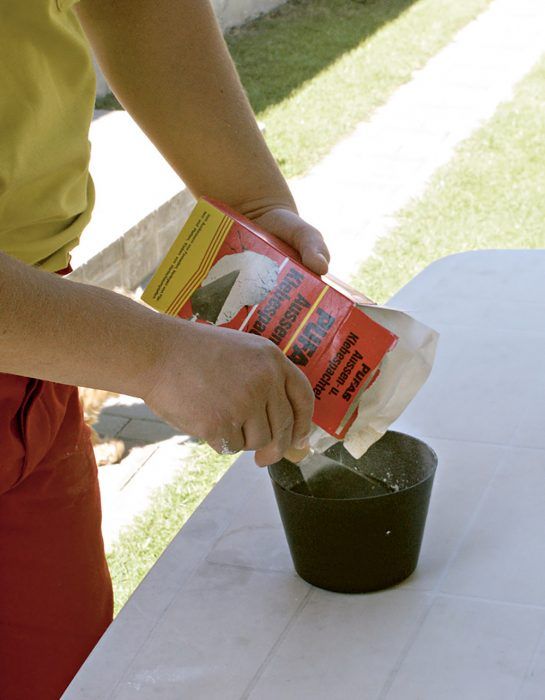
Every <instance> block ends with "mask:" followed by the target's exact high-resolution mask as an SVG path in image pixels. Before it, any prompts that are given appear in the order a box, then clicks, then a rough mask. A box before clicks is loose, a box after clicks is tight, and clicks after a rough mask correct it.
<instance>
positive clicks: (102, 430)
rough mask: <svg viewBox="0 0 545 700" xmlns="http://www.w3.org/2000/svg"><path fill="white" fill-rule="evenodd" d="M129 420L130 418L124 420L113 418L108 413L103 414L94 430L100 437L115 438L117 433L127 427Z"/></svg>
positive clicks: (118, 417) (117, 417)
mask: <svg viewBox="0 0 545 700" xmlns="http://www.w3.org/2000/svg"><path fill="white" fill-rule="evenodd" d="M129 420H130V419H129V418H124V417H122V416H112V415H108V414H107V413H101V414H100V415H99V417H98V420H97V422H96V423H95V424H94V425H93V428H94V429H95V430H96V431H97V433H98V434H99V435H102V436H108V437H115V436H116V435H117V433H118V432H119V431H120V430H122V429H123V428H124V427H125V426H126V425H127V423H128V422H129Z"/></svg>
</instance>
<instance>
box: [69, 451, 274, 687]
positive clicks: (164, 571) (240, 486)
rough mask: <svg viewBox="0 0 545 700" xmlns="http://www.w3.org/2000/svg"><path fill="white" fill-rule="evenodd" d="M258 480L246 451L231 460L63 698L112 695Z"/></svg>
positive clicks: (108, 630) (106, 633)
mask: <svg viewBox="0 0 545 700" xmlns="http://www.w3.org/2000/svg"><path fill="white" fill-rule="evenodd" d="M258 478H261V475H260V474H259V473H258V470H257V469H256V468H255V465H254V464H253V460H252V459H251V456H250V455H248V454H245V455H243V456H242V457H240V458H239V459H238V460H236V462H235V463H234V464H233V466H232V467H231V469H229V471H228V472H227V473H226V474H225V475H224V476H223V477H222V478H221V479H220V481H219V482H218V483H217V484H216V486H215V487H214V489H213V490H212V491H211V492H210V493H209V494H208V496H207V497H206V498H205V500H204V502H203V503H202V504H201V506H200V507H199V508H198V509H197V510H196V511H195V512H194V513H193V515H192V516H191V517H190V519H189V520H188V521H187V523H186V524H185V525H184V527H183V533H184V534H183V537H179V536H178V537H176V538H174V540H173V541H172V542H171V544H170V545H169V546H168V547H167V549H166V550H165V552H164V553H163V554H162V556H161V557H160V558H159V560H158V561H157V563H156V564H155V565H154V567H153V568H152V569H151V571H150V572H149V573H148V575H147V576H146V577H145V579H144V580H143V581H142V583H141V584H140V585H139V587H138V589H137V591H136V592H135V594H134V595H133V596H132V597H131V598H130V599H129V601H128V602H127V604H126V605H125V606H124V607H123V609H122V610H121V611H120V613H119V615H118V616H117V617H116V619H115V623H114V624H113V625H111V626H110V627H109V628H108V629H107V630H106V632H105V635H104V637H103V638H102V640H101V643H100V644H99V645H98V646H96V647H95V649H94V650H93V651H92V652H91V655H90V657H89V658H88V660H87V662H86V663H85V664H84V666H83V668H82V669H81V670H80V671H79V672H78V675H77V678H76V679H75V680H74V682H73V683H72V684H71V686H70V688H69V690H68V691H67V692H66V693H65V696H63V700H65V697H66V700H75V699H76V698H77V699H78V700H80V699H82V698H85V699H86V700H96V699H97V698H110V699H111V697H112V695H111V693H112V691H113V690H114V688H116V687H117V685H118V683H119V682H120V681H121V680H122V679H123V676H124V674H125V672H126V670H127V669H128V667H129V666H130V664H131V663H132V661H133V659H134V658H135V656H136V655H137V654H138V652H139V650H140V649H141V648H142V646H143V645H144V643H145V641H146V640H147V639H148V637H149V634H150V630H151V629H152V628H153V627H154V626H155V624H156V623H157V620H158V619H160V617H161V616H162V615H163V614H164V613H165V611H166V610H168V608H169V606H170V605H171V603H172V601H173V599H174V598H175V596H176V595H177V594H178V593H179V591H181V590H182V589H183V587H184V585H185V584H186V582H187V581H188V580H189V579H190V578H191V576H192V574H193V572H194V571H195V569H196V568H197V567H198V566H200V564H201V562H202V560H203V557H204V553H205V552H207V551H208V550H209V548H210V547H211V546H213V544H214V542H215V541H216V539H217V538H218V537H219V536H220V535H221V533H222V532H223V530H224V529H225V528H226V527H227V526H228V525H229V523H230V522H231V520H232V518H233V517H234V515H235V514H236V513H237V512H238V510H239V508H240V504H241V502H243V501H244V500H245V499H246V498H247V497H248V494H249V492H250V491H251V490H252V488H253V487H254V486H255V484H256V480H257V479H258ZM138 697H140V696H138ZM178 697H179V696H178ZM178 697H176V700H178Z"/></svg>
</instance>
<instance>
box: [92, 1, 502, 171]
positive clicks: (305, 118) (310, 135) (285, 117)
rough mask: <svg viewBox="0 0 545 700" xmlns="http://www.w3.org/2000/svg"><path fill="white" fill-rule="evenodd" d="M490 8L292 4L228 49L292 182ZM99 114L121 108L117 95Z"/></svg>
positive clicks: (232, 37) (479, 4) (230, 39)
mask: <svg viewBox="0 0 545 700" xmlns="http://www.w3.org/2000/svg"><path fill="white" fill-rule="evenodd" d="M490 2H491V0H462V1H460V2H452V0H290V1H289V2H287V3H285V4H284V5H281V6H280V7H279V8H278V9H277V10H275V11H273V12H270V13H268V14H266V15H263V16H261V17H259V18H258V19H256V20H254V21H252V22H249V23H247V24H245V25H244V26H242V27H240V28H236V29H233V30H231V31H229V32H228V33H227V34H226V41H227V44H228V46H229V49H230V51H231V55H232V56H233V59H234V61H235V64H236V66H237V70H238V72H239V75H240V77H241V80H242V84H243V85H244V88H245V90H246V92H247V94H248V97H249V99H250V102H251V104H252V107H253V109H254V112H255V113H256V116H257V118H258V119H259V120H260V121H263V122H265V125H266V134H265V138H266V140H267V143H268V145H269V148H270V149H271V151H272V153H273V154H274V156H275V158H276V160H277V162H278V163H279V165H280V167H281V169H282V171H283V173H284V175H285V176H286V177H288V178H289V177H294V176H298V175H302V174H304V173H305V172H306V171H307V170H308V169H309V168H310V167H312V165H314V164H315V163H317V162H318V161H319V160H320V159H321V158H322V157H323V156H325V155H326V153H327V152H328V151H329V150H330V149H331V148H332V146H333V145H334V144H335V143H337V141H339V139H341V138H342V137H343V136H345V135H346V134H348V133H350V131H352V130H353V129H354V127H355V126H356V125H357V124H358V122H360V121H362V120H364V119H367V118H368V117H369V115H370V114H371V113H372V112H373V110H374V109H376V108H377V107H378V106H379V105H381V104H383V103H384V102H385V101H386V100H387V99H388V97H389V96H390V95H391V94H392V93H393V92H394V91H395V89H396V88H398V87H399V86H400V85H402V84H403V83H405V82H407V81H408V80H410V79H411V77H412V74H413V72H414V71H415V70H417V69H418V68H421V67H422V66H423V65H424V64H425V63H426V61H427V60H428V59H429V58H430V57H431V56H433V55H434V54H435V53H437V51H438V50H439V49H441V48H442V47H443V46H445V45H446V44H447V43H448V42H449V41H450V39H452V38H453V36H454V35H455V34H456V32H457V31H458V30H460V29H461V28H462V27H463V26H465V25H466V24H467V23H468V22H469V21H470V20H471V19H473V18H474V17H475V16H476V15H477V14H479V13H480V12H481V11H482V10H484V9H485V8H486V7H487V6H488V5H489V4H490ZM97 108H100V109H119V108H121V106H120V105H119V103H118V102H117V100H116V99H115V97H114V96H113V95H107V96H106V97H103V98H99V99H98V100H97Z"/></svg>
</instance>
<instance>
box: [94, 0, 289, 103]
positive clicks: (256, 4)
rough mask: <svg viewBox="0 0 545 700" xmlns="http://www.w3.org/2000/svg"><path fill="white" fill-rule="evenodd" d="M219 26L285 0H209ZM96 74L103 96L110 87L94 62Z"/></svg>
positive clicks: (239, 21)
mask: <svg viewBox="0 0 545 700" xmlns="http://www.w3.org/2000/svg"><path fill="white" fill-rule="evenodd" d="M211 2H212V5H213V7H214V10H215V11H216V15H217V18H218V21H219V23H220V26H221V28H222V29H223V30H226V29H229V28H231V27H236V26H237V25H239V24H243V23H244V22H246V21H247V20H249V19H252V18H253V17H257V15H260V14H262V13H263V12H269V11H270V10H272V9H274V8H275V7H278V6H279V5H283V4H284V2H286V0H211ZM95 71H96V74H97V95H98V97H104V95H107V94H108V93H109V92H110V89H109V87H108V85H107V83H106V81H105V79H104V76H103V75H102V73H101V72H100V69H99V68H98V66H97V65H96V64H95Z"/></svg>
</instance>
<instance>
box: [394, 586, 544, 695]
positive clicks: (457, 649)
mask: <svg viewBox="0 0 545 700" xmlns="http://www.w3.org/2000/svg"><path fill="white" fill-rule="evenodd" d="M544 624H545V610H536V609H533V608H526V607H522V606H511V605H502V604H496V603H490V602H486V601H474V600H460V599H456V598H443V597H440V598H438V599H437V600H436V601H435V603H434V605H433V607H432V609H431V611H430V613H429V615H428V616H427V618H426V620H425V621H424V623H423V625H422V628H421V629H420V631H419V632H418V634H417V636H416V638H415V640H414V642H413V644H412V645H411V647H410V649H409V652H408V654H407V656H406V657H405V659H404V660H403V662H402V664H401V666H400V668H399V671H398V672H397V674H396V676H395V678H394V681H393V684H392V685H391V687H389V689H388V692H385V693H384V694H383V695H381V698H384V700H462V698H463V700H512V699H513V698H514V697H515V694H516V691H517V689H518V686H519V684H520V678H522V677H524V673H525V671H526V669H527V666H528V659H529V658H531V657H532V654H533V651H534V649H535V647H536V645H537V643H538V641H539V638H540V635H541V632H542V630H543V625H544Z"/></svg>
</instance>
